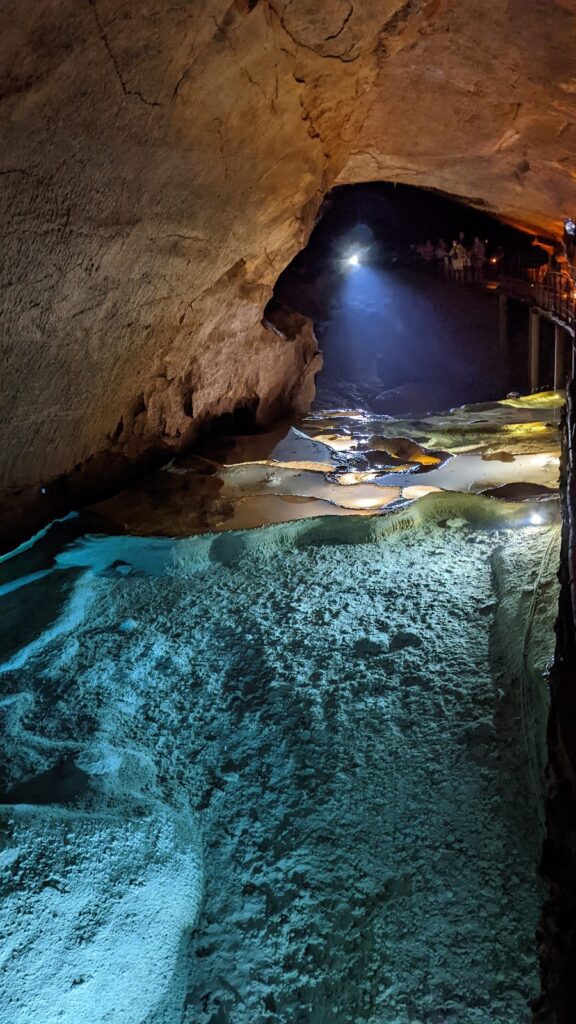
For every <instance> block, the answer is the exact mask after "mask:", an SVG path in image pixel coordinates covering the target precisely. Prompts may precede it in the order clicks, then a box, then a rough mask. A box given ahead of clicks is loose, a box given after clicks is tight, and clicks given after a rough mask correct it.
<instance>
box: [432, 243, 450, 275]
mask: <svg viewBox="0 0 576 1024" xmlns="http://www.w3.org/2000/svg"><path fill="white" fill-rule="evenodd" d="M434 259H435V260H436V266H437V267H438V269H439V271H440V273H441V274H445V273H446V270H447V267H448V250H447V248H446V242H445V241H444V239H443V238H439V239H438V241H437V242H436V248H435V249H434Z"/></svg>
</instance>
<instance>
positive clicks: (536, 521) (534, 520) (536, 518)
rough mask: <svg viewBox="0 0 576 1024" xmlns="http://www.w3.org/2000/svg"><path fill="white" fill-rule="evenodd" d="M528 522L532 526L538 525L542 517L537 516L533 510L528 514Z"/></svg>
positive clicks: (541, 521)
mask: <svg viewBox="0 0 576 1024" xmlns="http://www.w3.org/2000/svg"><path fill="white" fill-rule="evenodd" d="M530 522H531V523H532V526H539V525H540V523H543V522H544V519H543V518H542V516H539V515H538V513H537V512H533V513H532V515H531V516H530Z"/></svg>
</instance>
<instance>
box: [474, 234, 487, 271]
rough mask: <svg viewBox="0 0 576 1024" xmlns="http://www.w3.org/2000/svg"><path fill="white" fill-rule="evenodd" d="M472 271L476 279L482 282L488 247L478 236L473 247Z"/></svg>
mask: <svg viewBox="0 0 576 1024" xmlns="http://www.w3.org/2000/svg"><path fill="white" fill-rule="evenodd" d="M471 256H472V269H473V271H474V278H475V280H477V281H481V280H482V275H483V271H484V259H485V257H486V246H485V245H484V242H483V241H482V239H481V238H479V237H478V235H475V236H474V243H473V245H472V252H471Z"/></svg>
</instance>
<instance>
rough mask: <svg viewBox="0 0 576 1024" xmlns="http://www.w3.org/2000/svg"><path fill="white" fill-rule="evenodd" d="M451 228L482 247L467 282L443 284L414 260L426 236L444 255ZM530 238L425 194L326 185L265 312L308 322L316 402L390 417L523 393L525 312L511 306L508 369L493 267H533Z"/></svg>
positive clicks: (435, 265)
mask: <svg viewBox="0 0 576 1024" xmlns="http://www.w3.org/2000/svg"><path fill="white" fill-rule="evenodd" d="M460 234H462V235H463V242H464V245H465V247H466V249H467V250H468V251H472V249H473V246H474V239H475V238H477V239H478V240H479V241H480V242H481V244H482V246H483V247H484V249H485V259H484V264H483V267H482V270H481V271H479V272H478V273H477V274H474V276H473V280H474V283H475V287H472V286H471V285H470V283H469V282H470V280H471V279H472V274H470V276H469V277H466V280H465V281H463V282H462V283H457V282H454V281H451V280H446V279H445V278H444V276H443V275H442V273H441V272H440V271H441V266H443V265H444V260H442V261H440V260H439V258H438V257H433V258H432V259H431V260H429V261H425V260H423V259H422V258H421V257H420V256H419V250H421V249H422V247H424V246H425V245H426V242H427V241H430V242H431V243H432V246H433V249H434V250H436V251H438V247H439V245H441V244H442V242H444V243H445V248H446V252H449V251H450V249H451V246H452V245H453V243H454V242H457V241H458V240H459V237H460ZM533 241H534V236H532V235H528V234H525V233H523V232H520V231H518V230H516V229H514V228H512V227H509V226H507V225H504V224H502V223H500V222H499V221H498V220H497V219H496V218H494V217H491V216H489V215H488V214H486V213H483V212H481V211H478V210H474V209H471V208H470V207H467V206H465V205H464V204H462V203H459V202H455V201H454V200H452V199H450V198H449V197H447V196H443V195H441V194H438V193H434V192H431V191H427V190H424V189H418V188H414V187H410V186H393V185H390V184H385V183H371V184H365V185H351V186H342V187H340V188H336V189H334V190H333V191H332V192H331V193H329V195H328V196H327V197H326V198H325V201H324V206H323V208H322V210H321V216H320V219H319V221H318V224H317V226H316V228H315V229H314V231H313V233H312V236H311V238H310V240H309V242H308V245H307V246H306V248H305V249H304V250H303V251H302V252H301V253H299V254H298V256H296V258H295V259H294V260H293V261H292V263H291V264H290V266H289V267H287V268H286V270H285V271H284V273H283V274H282V275H281V277H280V279H279V280H278V282H277V285H276V288H275V294H274V297H273V299H272V302H271V304H270V308H271V310H272V316H273V315H274V308H275V307H276V308H278V306H282V305H285V306H288V307H291V308H293V309H295V310H297V311H299V312H301V313H304V314H305V315H307V316H309V317H310V318H311V319H312V320H313V321H314V326H315V331H316V335H317V337H318V340H319V345H320V349H321V351H322V354H323V359H324V367H323V370H322V372H321V373H320V374H319V376H318V378H317V395H316V405H317V406H318V405H319V406H321V407H324V408H330V407H332V408H334V407H338V406H343V407H348V406H350V405H351V404H353V405H355V406H357V407H360V408H365V409H367V410H369V411H371V412H379V413H389V414H391V415H398V414H401V413H406V412H409V413H415V412H417V411H419V410H421V411H429V412H430V411H433V410H434V411H439V410H442V409H446V408H449V407H450V406H452V405H461V404H463V403H464V402H480V401H491V400H493V399H494V398H499V397H503V395H504V394H505V393H506V391H507V390H520V391H523V390H525V389H526V387H527V385H528V381H527V376H526V353H525V348H526V332H527V326H526V311H525V310H524V311H523V310H522V309H521V308H520V307H518V308H515V309H514V318H513V322H512V323H511V325H510V327H511V330H510V335H511V337H510V339H509V343H510V348H511V351H510V353H509V365H502V364H501V363H500V361H499V358H498V298H497V295H496V292H495V284H496V281H495V274H494V272H495V271H497V270H501V269H502V264H503V263H504V262H505V264H506V267H507V268H510V269H511V268H512V267H514V268H515V269H516V268H517V267H518V266H522V267H523V268H525V267H528V266H538V265H540V264H542V262H543V260H545V259H546V258H547V257H546V254H545V251H544V250H543V249H541V248H539V247H538V246H535V245H534V244H533ZM539 241H542V239H540V240H539ZM351 260H352V262H351ZM494 264H496V265H494ZM447 265H451V261H450V260H448V261H447Z"/></svg>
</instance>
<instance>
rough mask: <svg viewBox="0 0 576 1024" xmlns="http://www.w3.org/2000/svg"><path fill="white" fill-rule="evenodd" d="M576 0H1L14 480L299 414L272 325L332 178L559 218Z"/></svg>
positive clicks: (299, 368) (293, 375)
mask: <svg viewBox="0 0 576 1024" xmlns="http://www.w3.org/2000/svg"><path fill="white" fill-rule="evenodd" d="M575 9H576V5H575V4H574V3H573V2H572V0H562V2H560V0H429V2H426V0H407V2H403V0H354V3H352V0H331V2H330V3H322V4H319V3H316V2H312V0H274V2H266V0H234V2H233V3H229V0H205V2H204V0H203V2H202V3H200V2H198V0H192V2H185V0H180V2H177V0H170V2H169V0H142V2H141V3H138V4H134V3H133V2H131V0H38V2H36V3H28V4H21V3H20V2H19V0H5V2H4V3H3V5H2V10H1V14H0V17H1V20H2V26H1V28H2V31H1V32H0V131H1V133H2V139H3V145H2V149H1V151H0V196H1V203H2V225H3V232H4V238H3V243H2V247H1V253H0V260H1V264H2V266H1V269H0V280H1V289H2V298H3V301H2V314H1V316H2V320H1V327H0V345H1V350H0V357H1V370H2V372H1V374H0V426H1V429H2V437H3V444H2V447H1V454H0V488H1V489H2V490H3V491H4V493H5V492H6V489H7V488H12V489H13V488H19V489H26V488H35V487H37V485H38V484H39V483H40V482H42V481H47V480H50V479H51V478H53V477H55V476H58V475H59V474H66V473H68V472H69V471H70V470H72V468H73V467H75V466H78V465H79V464H82V463H84V462H85V460H87V459H89V458H90V457H92V456H94V455H95V454H97V453H101V452H103V451H110V452H111V453H115V452H116V453H117V452H121V453H122V454H123V455H125V456H127V457H128V458H131V457H133V456H134V457H136V456H137V455H138V454H139V453H141V452H143V451H146V450H147V449H148V448H150V446H153V445H156V446H158V445H160V446H168V447H178V446H181V445H183V444H185V443H186V442H187V441H189V440H190V439H191V438H193V436H194V435H195V433H196V432H197V430H198V429H199V427H200V426H201V425H202V424H203V423H205V422H206V421H208V420H210V419H211V418H212V417H214V416H218V415H219V414H221V413H222V412H230V411H231V410H233V409H234V408H235V407H238V406H241V407H250V408H252V409H253V410H254V411H255V412H256V415H257V417H258V418H259V420H260V421H261V422H265V421H266V420H268V419H270V418H273V417H274V416H276V415H278V414H279V412H280V411H281V410H283V409H286V408H289V407H291V406H294V407H296V408H301V407H304V406H305V405H306V403H307V402H308V401H309V400H310V398H311V396H312V394H313V377H314V373H315V371H316V370H317V369H318V366H319V358H318V356H317V349H316V344H315V342H314V338H313V336H312V334H311V332H310V329H309V328H305V329H304V331H303V333H301V334H300V335H299V336H298V337H296V338H293V339H284V338H282V337H279V336H278V335H277V334H275V333H274V332H273V331H271V330H269V329H267V328H266V327H264V326H263V325H262V323H261V321H262V315H263V310H264V308H265V306H266V303H267V301H268V299H269V297H270V295H271V291H272V287H273V284H274V282H275V280H276V278H277V277H278V275H279V273H280V271H281V270H282V269H283V268H284V267H285V266H286V264H287V263H288V262H289V260H290V259H291V258H292V256H293V255H294V253H295V252H296V251H297V250H298V249H299V248H301V247H302V246H303V245H304V244H305V242H306V238H307V235H308V233H309V231H310V229H311V226H312V224H313V221H314V217H315V215H316V212H317V210H318V208H319V205H320V203H321V200H322V197H323V195H324V194H325V193H326V191H327V190H328V189H330V188H331V187H332V185H334V184H335V183H341V182H350V181H359V180H367V179H389V180H398V181H405V182H409V183H415V184H422V185H428V186H433V187H436V188H442V189H445V190H447V191H450V192H454V193H456V194H458V195H461V196H464V197H466V198H468V199H469V200H471V201H473V202H475V203H478V204H482V203H483V204H486V205H487V206H489V207H490V208H493V209H495V210H497V211H498V212H499V213H500V214H501V215H502V216H505V217H508V218H509V219H512V220H516V221H519V222H522V223H525V224H528V225H533V226H536V227H538V228H543V227H545V228H547V229H548V230H551V229H552V230H553V229H554V228H557V227H558V225H559V222H560V218H561V217H562V215H563V214H564V213H565V212H566V211H568V210H569V209H571V204H572V202H573V198H574V192H575V190H574V167H575V165H576V78H575V77H574V67H575V66H576V62H575V59H574V58H575V56H576V32H575V31H574V28H575V24H576V22H575Z"/></svg>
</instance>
